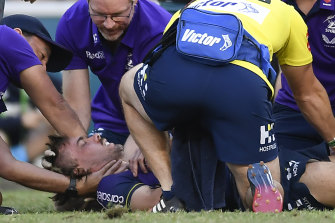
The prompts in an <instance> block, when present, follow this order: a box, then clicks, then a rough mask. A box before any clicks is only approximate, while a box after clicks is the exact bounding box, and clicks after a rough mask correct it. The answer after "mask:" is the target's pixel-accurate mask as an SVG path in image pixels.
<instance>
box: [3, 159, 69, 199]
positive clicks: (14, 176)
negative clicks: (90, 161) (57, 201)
mask: <svg viewBox="0 0 335 223" xmlns="http://www.w3.org/2000/svg"><path fill="white" fill-rule="evenodd" d="M1 172H2V174H1V175H2V176H3V177H4V178H5V179H7V180H10V181H14V182H16V183H19V184H22V185H24V186H27V187H29V188H32V189H37V190H42V191H47V192H54V193H63V192H65V190H66V188H67V187H68V186H69V182H70V179H69V178H68V177H65V176H64V175H61V174H57V173H55V172H51V171H48V170H45V169H42V168H39V167H36V166H34V165H31V164H29V163H25V162H21V161H17V160H14V161H12V162H11V164H10V165H7V168H5V169H4V171H1Z"/></svg>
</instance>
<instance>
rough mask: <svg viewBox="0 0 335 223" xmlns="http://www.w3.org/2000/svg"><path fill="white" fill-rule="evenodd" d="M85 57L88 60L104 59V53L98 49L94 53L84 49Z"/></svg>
mask: <svg viewBox="0 0 335 223" xmlns="http://www.w3.org/2000/svg"><path fill="white" fill-rule="evenodd" d="M86 57H87V58H88V59H90V60H93V59H105V54H104V52H103V51H98V52H96V53H91V52H89V51H86Z"/></svg>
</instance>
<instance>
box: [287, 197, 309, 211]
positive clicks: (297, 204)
mask: <svg viewBox="0 0 335 223" xmlns="http://www.w3.org/2000/svg"><path fill="white" fill-rule="evenodd" d="M301 206H303V207H304V208H305V209H308V210H314V209H315V207H313V206H312V204H311V202H310V201H309V200H308V198H307V197H303V198H301V199H298V200H296V201H295V202H294V203H293V204H292V203H287V209H288V210H289V211H291V210H292V209H293V208H299V207H301Z"/></svg>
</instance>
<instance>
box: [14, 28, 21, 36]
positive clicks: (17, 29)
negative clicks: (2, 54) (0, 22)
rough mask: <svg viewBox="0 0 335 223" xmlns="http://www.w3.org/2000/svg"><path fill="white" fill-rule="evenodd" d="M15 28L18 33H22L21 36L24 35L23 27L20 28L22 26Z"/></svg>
mask: <svg viewBox="0 0 335 223" xmlns="http://www.w3.org/2000/svg"><path fill="white" fill-rule="evenodd" d="M14 30H15V31H16V32H17V33H18V34H20V35H21V36H23V33H22V29H20V28H14Z"/></svg>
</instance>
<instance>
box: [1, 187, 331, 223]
mask: <svg viewBox="0 0 335 223" xmlns="http://www.w3.org/2000/svg"><path fill="white" fill-rule="evenodd" d="M2 194H3V199H4V200H3V206H11V207H15V208H16V209H17V210H18V211H19V212H20V214H19V215H12V216H0V222H1V223H3V222H29V223H30V222H31V223H36V222H45V223H56V222H57V223H58V222H74V223H76V222H78V223H89V222H90V223H91V222H93V223H100V222H113V223H114V222H115V223H139V222H145V223H155V222H157V223H174V222H177V223H197V222H199V223H203V222H208V223H216V222H219V223H222V222H227V223H241V222H250V223H258V222H264V223H290V222H292V223H293V222H294V223H323V222H335V212H332V211H323V212H321V211H294V212H284V213H279V214H262V213H257V214H255V213H252V212H224V213H223V212H219V211H212V212H200V213H185V212H182V213H176V214H152V213H148V212H134V213H125V214H123V215H122V216H121V217H118V218H113V219H111V218H109V217H108V216H107V213H106V212H65V213H57V212H55V211H54V207H53V203H52V201H51V200H50V198H49V197H51V196H52V195H53V194H50V193H45V192H38V191H34V190H28V189H18V190H9V191H8V190H5V191H2Z"/></svg>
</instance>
